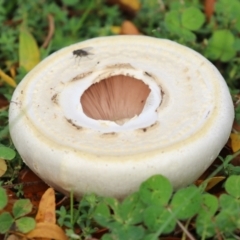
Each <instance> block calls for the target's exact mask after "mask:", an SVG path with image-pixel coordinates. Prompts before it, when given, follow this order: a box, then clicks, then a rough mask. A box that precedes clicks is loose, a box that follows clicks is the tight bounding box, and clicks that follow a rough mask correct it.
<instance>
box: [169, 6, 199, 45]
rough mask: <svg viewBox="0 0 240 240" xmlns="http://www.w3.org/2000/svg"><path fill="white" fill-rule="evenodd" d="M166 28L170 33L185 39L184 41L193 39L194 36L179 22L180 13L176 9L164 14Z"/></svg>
mask: <svg viewBox="0 0 240 240" xmlns="http://www.w3.org/2000/svg"><path fill="white" fill-rule="evenodd" d="M164 22H165V25H166V28H167V29H168V30H169V31H170V32H171V33H172V34H176V35H178V36H179V37H181V38H183V39H185V40H186V41H195V39H196V36H195V34H193V33H192V32H191V31H189V30H188V29H187V28H184V27H183V26H182V24H181V14H180V12H179V11H177V10H172V11H170V12H168V13H166V15H165V19H164Z"/></svg>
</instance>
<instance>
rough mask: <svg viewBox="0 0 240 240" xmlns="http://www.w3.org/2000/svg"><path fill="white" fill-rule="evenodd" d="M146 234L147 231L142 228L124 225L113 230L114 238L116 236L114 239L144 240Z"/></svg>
mask: <svg viewBox="0 0 240 240" xmlns="http://www.w3.org/2000/svg"><path fill="white" fill-rule="evenodd" d="M144 234H145V230H144V228H143V227H142V226H129V225H122V226H121V227H118V228H115V229H114V230H112V236H115V238H113V239H127V240H136V239H143V237H144Z"/></svg>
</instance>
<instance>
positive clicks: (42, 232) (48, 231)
mask: <svg viewBox="0 0 240 240" xmlns="http://www.w3.org/2000/svg"><path fill="white" fill-rule="evenodd" d="M26 237H27V238H30V239H33V238H46V239H55V240H68V238H67V236H66V235H65V233H64V231H63V230H62V229H61V228H60V227H59V226H58V225H56V224H54V223H49V222H40V223H37V224H36V228H35V229H34V230H32V231H31V232H29V233H27V234H26Z"/></svg>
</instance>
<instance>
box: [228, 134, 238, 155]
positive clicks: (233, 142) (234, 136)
mask: <svg viewBox="0 0 240 240" xmlns="http://www.w3.org/2000/svg"><path fill="white" fill-rule="evenodd" d="M230 139H231V146H232V150H233V152H237V151H238V150H240V134H237V133H232V134H231V135H230Z"/></svg>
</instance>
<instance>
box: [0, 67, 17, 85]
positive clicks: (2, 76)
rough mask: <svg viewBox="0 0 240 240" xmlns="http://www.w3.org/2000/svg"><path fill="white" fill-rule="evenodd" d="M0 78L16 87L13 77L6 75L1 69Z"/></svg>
mask: <svg viewBox="0 0 240 240" xmlns="http://www.w3.org/2000/svg"><path fill="white" fill-rule="evenodd" d="M0 78H1V79H2V80H3V81H4V82H6V83H7V84H8V85H10V86H12V87H16V86H17V84H16V82H15V80H14V79H13V78H11V77H10V76H8V75H7V74H6V73H5V72H3V71H2V70H1V69H0Z"/></svg>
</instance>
